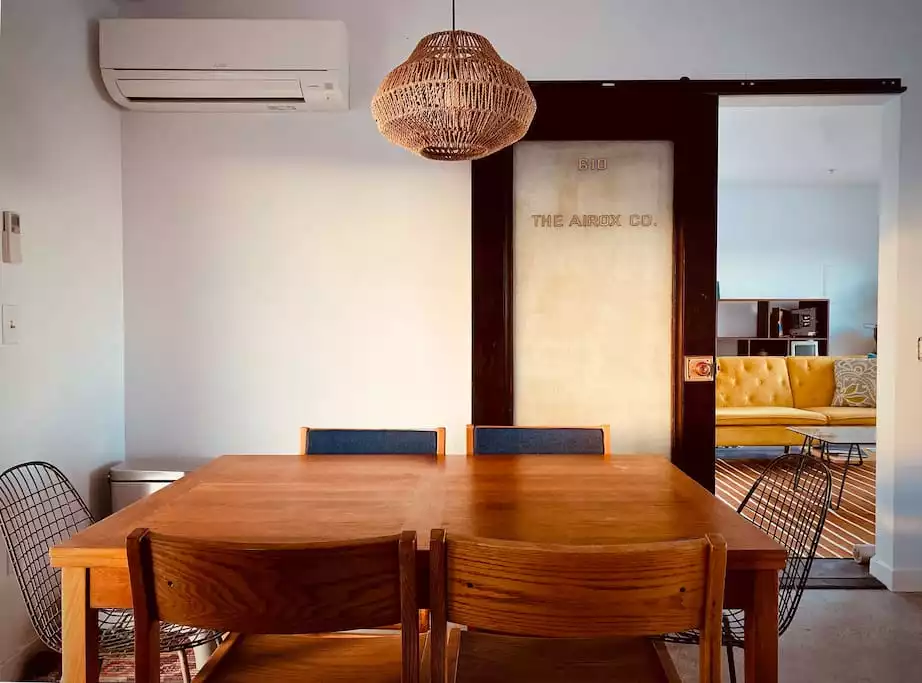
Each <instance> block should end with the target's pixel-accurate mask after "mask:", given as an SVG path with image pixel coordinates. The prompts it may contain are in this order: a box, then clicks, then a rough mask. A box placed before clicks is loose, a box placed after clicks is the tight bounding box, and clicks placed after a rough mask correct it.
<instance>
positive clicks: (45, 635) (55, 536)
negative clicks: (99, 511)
mask: <svg viewBox="0 0 922 683" xmlns="http://www.w3.org/2000/svg"><path fill="white" fill-rule="evenodd" d="M94 522H95V520H94V519H93V515H92V514H91V513H90V510H89V508H88V507H87V505H86V503H85V502H84V500H83V499H82V498H81V497H80V494H79V493H77V491H76V489H75V488H74V487H73V485H72V484H71V483H70V481H68V479H67V477H65V476H64V474H63V473H62V472H61V471H60V470H59V469H58V468H57V467H55V466H54V465H50V464H48V463H45V462H28V463H24V464H22V465H16V466H15V467H11V468H10V469H8V470H6V471H5V472H3V473H2V474H0V531H2V533H3V538H4V540H5V541H6V546H7V549H8V551H9V553H10V558H11V559H12V564H13V570H14V572H15V574H16V579H17V580H18V581H19V587H20V589H21V591H22V597H23V600H24V601H25V603H26V609H27V610H28V612H29V618H30V619H31V621H32V626H33V627H34V628H35V632H36V633H37V634H38V636H39V638H41V640H42V642H43V643H44V644H45V645H46V646H48V647H49V648H51V649H52V650H54V651H55V652H61V572H60V571H59V570H57V569H55V568H54V567H52V566H51V562H50V560H49V557H48V551H49V550H50V549H51V547H52V546H54V545H56V544H58V543H61V542H62V541H65V540H67V539H68V538H70V537H71V536H73V535H74V534H75V533H77V532H78V531H81V530H83V529H85V528H86V527H88V526H90V525H91V524H93V523H94ZM219 635H220V634H218V633H214V632H212V631H203V630H201V629H195V628H190V627H187V626H177V625H175V624H163V625H162V626H161V632H160V650H161V651H162V652H179V653H180V661H181V664H182V665H183V674H184V677H186V676H187V675H188V674H187V670H188V665H187V663H186V658H185V650H188V649H191V648H193V647H197V646H199V645H204V644H206V643H210V642H213V641H215V640H216V639H217V638H218V637H219ZM133 651H134V617H133V613H132V612H131V610H119V609H103V610H100V611H99V654H100V656H101V657H102V656H105V655H113V654H124V653H130V652H133Z"/></svg>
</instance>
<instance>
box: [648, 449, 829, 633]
mask: <svg viewBox="0 0 922 683" xmlns="http://www.w3.org/2000/svg"><path fill="white" fill-rule="evenodd" d="M831 500H832V475H831V474H830V472H829V468H828V467H826V465H825V464H824V463H823V462H821V461H820V460H818V459H817V458H814V457H813V456H811V455H809V454H800V453H791V454H786V455H782V456H781V457H778V458H776V459H775V460H773V461H772V462H771V463H770V464H769V465H768V467H767V468H766V469H765V471H764V472H763V473H762V475H761V476H760V477H759V478H758V479H757V480H756V482H755V483H754V484H753V485H752V488H751V489H750V490H749V492H748V493H747V494H746V497H745V498H743V501H742V502H741V503H740V505H739V507H738V508H737V510H736V511H737V513H738V514H739V515H741V516H742V517H744V518H746V519H747V520H749V522H751V523H752V524H754V525H755V526H757V527H758V528H759V529H761V530H762V531H764V532H765V533H766V534H767V535H768V536H770V537H771V538H772V539H774V540H775V541H777V542H778V543H779V544H781V545H783V546H784V548H785V549H786V550H787V551H788V558H787V562H786V563H785V567H784V569H783V570H782V571H781V575H780V577H779V583H778V635H779V636H781V635H783V634H784V632H785V631H786V630H787V629H788V627H789V626H790V625H791V622H792V621H793V620H794V615H795V614H796V613H797V608H798V606H799V605H800V600H801V598H802V597H803V592H804V588H805V587H806V585H807V579H808V578H809V577H810V568H811V567H812V566H813V559H814V557H815V556H816V549H817V547H818V546H819V542H820V537H821V535H822V533H823V527H824V526H825V525H826V515H827V512H828V510H829V504H830V502H831ZM744 623H745V622H744V616H743V610H724V635H723V641H724V645H727V646H728V647H743V644H744ZM665 639H666V640H669V641H671V642H679V643H689V644H692V643H697V642H698V633H697V631H686V632H684V633H674V634H670V635H669V636H666V638H665Z"/></svg>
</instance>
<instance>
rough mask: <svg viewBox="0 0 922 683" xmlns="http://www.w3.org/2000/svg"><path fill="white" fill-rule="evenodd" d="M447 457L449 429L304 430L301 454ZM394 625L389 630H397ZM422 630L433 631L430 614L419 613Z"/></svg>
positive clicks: (302, 428) (426, 611)
mask: <svg viewBox="0 0 922 683" xmlns="http://www.w3.org/2000/svg"><path fill="white" fill-rule="evenodd" d="M367 454H373V455H429V456H436V457H444V456H445V428H444V427H437V428H435V429H312V428H310V427H301V455H367ZM397 628H399V625H396V624H392V625H389V626H387V627H386V630H395V629H397ZM419 630H420V631H421V632H425V631H428V630H429V611H428V610H421V611H420V613H419Z"/></svg>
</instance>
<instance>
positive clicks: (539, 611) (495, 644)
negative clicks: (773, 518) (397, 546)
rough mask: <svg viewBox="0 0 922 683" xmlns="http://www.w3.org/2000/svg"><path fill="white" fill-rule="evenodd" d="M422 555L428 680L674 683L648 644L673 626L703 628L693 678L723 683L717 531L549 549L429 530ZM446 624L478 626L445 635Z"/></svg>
mask: <svg viewBox="0 0 922 683" xmlns="http://www.w3.org/2000/svg"><path fill="white" fill-rule="evenodd" d="M429 558H430V560H429V562H430V578H429V581H430V583H429V596H430V609H431V611H432V633H431V635H430V643H429V644H430V654H431V658H430V663H431V678H432V683H446V681H447V682H450V683H455V682H457V683H473V682H475V681H476V682H477V683H494V682H495V683H500V682H501V681H503V682H505V681H529V682H530V683H536V682H548V683H550V682H554V683H556V682H558V681H559V682H560V683H564V682H569V681H580V682H581V683H596V682H599V683H601V682H602V681H605V682H606V683H607V682H609V681H631V682H632V683H637V682H641V681H657V682H665V681H678V680H679V679H678V676H677V674H676V672H675V667H674V666H673V665H672V661H671V659H670V658H669V655H668V653H667V652H666V650H665V645H663V644H662V643H659V642H656V641H654V640H652V639H651V638H650V637H651V636H658V635H662V634H665V633H670V632H673V631H675V630H677V627H679V628H681V629H688V628H699V629H701V634H702V637H701V643H700V681H701V683H715V682H719V681H720V670H721V669H720V667H721V661H720V627H721V624H720V615H721V608H722V606H723V594H724V576H725V573H726V564H727V546H726V543H725V541H724V539H723V538H722V537H721V536H708V537H707V538H702V539H694V540H688V541H677V542H671V543H653V544H643V545H625V546H560V545H556V546H555V545H538V544H534V543H520V542H513V541H495V540H487V539H477V538H462V537H456V536H449V537H448V538H446V537H445V532H444V531H442V530H441V529H436V530H433V532H432V538H431V541H430V543H429ZM448 622H453V623H457V624H464V625H466V626H468V627H469V628H470V629H476V631H471V630H468V631H459V630H453V631H452V632H451V634H450V635H448V636H447V637H446V627H447V624H448ZM513 636H515V637H513ZM446 641H447V642H446Z"/></svg>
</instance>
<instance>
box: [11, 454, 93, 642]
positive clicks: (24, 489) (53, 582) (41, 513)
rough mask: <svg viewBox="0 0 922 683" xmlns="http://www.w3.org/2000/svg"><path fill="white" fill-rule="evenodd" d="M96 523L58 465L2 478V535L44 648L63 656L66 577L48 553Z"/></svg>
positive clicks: (19, 469) (22, 468) (36, 465)
mask: <svg viewBox="0 0 922 683" xmlns="http://www.w3.org/2000/svg"><path fill="white" fill-rule="evenodd" d="M93 522H94V519H93V515H92V514H90V509H89V508H88V507H87V504H86V503H85V502H84V501H83V499H82V498H81V497H80V494H79V493H77V490H76V489H75V488H74V486H73V484H71V483H70V481H68V479H67V477H65V476H64V474H63V473H62V472H61V470H59V469H58V468H57V467H55V466H54V465H50V464H48V463H45V462H28V463H24V464H22V465H16V466H15V467H11V468H10V469H8V470H6V471H5V472H4V473H3V474H0V531H2V532H3V539H4V541H6V547H7V549H8V551H9V554H10V559H11V560H12V565H13V572H14V573H15V574H16V579H17V581H18V582H19V587H20V589H21V590H22V597H23V600H24V601H25V603H26V609H27V610H28V613H29V619H30V620H31V621H32V626H33V627H34V628H35V631H36V633H38V636H39V638H41V640H42V642H43V643H44V644H45V645H47V646H48V647H49V648H51V649H52V650H55V651H57V652H60V651H61V572H60V571H59V570H57V569H55V568H54V567H52V566H51V562H50V560H49V557H48V551H49V550H50V549H51V547H52V546H54V545H56V544H58V543H61V542H62V541H66V540H67V539H68V538H70V537H71V536H73V535H74V534H75V533H77V532H78V531H82V530H83V529H85V528H87V527H88V526H90V525H91V524H92V523H93Z"/></svg>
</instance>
